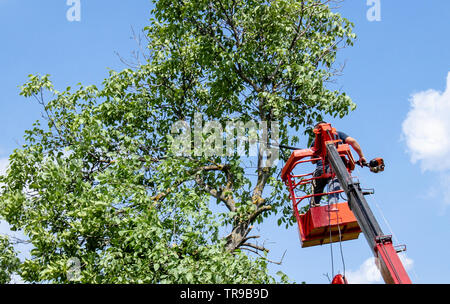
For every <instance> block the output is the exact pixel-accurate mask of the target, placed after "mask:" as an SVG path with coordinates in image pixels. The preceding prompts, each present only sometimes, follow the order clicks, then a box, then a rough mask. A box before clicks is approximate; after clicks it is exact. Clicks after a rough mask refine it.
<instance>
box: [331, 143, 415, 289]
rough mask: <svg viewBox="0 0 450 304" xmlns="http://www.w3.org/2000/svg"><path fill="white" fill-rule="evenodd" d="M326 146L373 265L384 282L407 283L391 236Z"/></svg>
mask: <svg viewBox="0 0 450 304" xmlns="http://www.w3.org/2000/svg"><path fill="white" fill-rule="evenodd" d="M326 148H327V156H328V160H329V162H330V164H331V167H332V168H333V171H334V172H335V174H336V177H337V179H338V180H339V183H340V184H341V187H342V188H343V190H344V192H345V193H346V195H347V198H348V204H349V207H350V209H351V210H352V211H353V214H354V215H355V217H356V219H357V221H358V224H359V226H360V227H361V230H362V231H363V233H364V236H365V237H366V240H367V243H368V244H369V247H370V249H371V250H372V252H373V254H374V256H375V258H376V261H377V266H378V268H379V269H380V271H381V275H382V277H383V279H384V281H385V282H386V283H388V284H411V280H410V278H409V276H408V274H407V272H406V270H405V268H404V267H403V264H402V262H401V260H400V258H399V256H398V254H397V251H396V250H395V248H394V246H393V244H392V237H391V236H387V235H384V234H383V231H382V230H381V228H380V226H379V224H378V222H377V220H376V218H375V216H374V215H373V213H372V211H371V210H370V207H369V205H368V204H367V201H366V199H365V197H364V195H363V193H362V191H361V188H360V185H359V183H357V182H354V181H353V180H352V178H351V176H350V174H349V173H348V171H347V168H346V166H345V165H344V163H343V162H342V159H341V156H340V155H339V153H338V151H337V149H336V145H335V143H333V142H330V143H327V144H326Z"/></svg>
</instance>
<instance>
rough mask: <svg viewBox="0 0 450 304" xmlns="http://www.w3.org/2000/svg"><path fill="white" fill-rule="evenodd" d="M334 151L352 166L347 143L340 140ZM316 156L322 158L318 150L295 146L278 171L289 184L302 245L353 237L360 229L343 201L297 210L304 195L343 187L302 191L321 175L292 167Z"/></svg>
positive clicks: (309, 195)
mask: <svg viewBox="0 0 450 304" xmlns="http://www.w3.org/2000/svg"><path fill="white" fill-rule="evenodd" d="M338 151H339V153H340V155H341V156H342V158H343V159H344V160H345V161H346V162H347V164H348V167H349V169H350V170H352V169H353V168H354V160H353V157H352V155H351V152H350V148H349V146H348V145H347V144H340V145H339V149H338ZM317 160H322V161H325V159H324V157H320V154H319V156H318V151H317V149H314V148H312V149H303V150H295V151H293V153H292V154H291V157H290V158H289V160H288V161H287V162H286V165H285V166H284V168H283V170H282V172H281V178H282V180H283V181H284V182H285V183H286V185H287V186H288V188H289V193H290V197H291V200H292V203H293V210H294V216H295V218H296V219H297V224H298V231H299V236H300V241H301V245H302V247H311V246H317V245H323V244H328V243H334V242H340V241H347V240H353V239H357V238H358V237H359V234H360V233H361V228H360V227H359V224H358V222H357V220H356V218H355V216H354V214H353V212H352V211H351V210H350V208H349V205H348V203H347V202H340V203H336V204H329V205H323V206H319V207H310V208H309V210H307V211H306V212H303V213H300V212H299V207H298V206H299V205H300V203H301V202H302V201H303V200H305V199H311V198H312V197H313V196H316V195H332V194H337V193H341V192H343V190H338V191H333V192H328V193H321V194H315V195H314V194H306V192H305V189H306V188H307V185H308V184H311V182H312V181H313V180H314V179H317V178H323V177H324V176H320V177H313V173H307V174H299V175H296V174H294V173H293V170H294V169H295V167H296V166H297V165H299V164H303V163H307V162H314V161H317ZM325 177H331V176H325ZM305 185H306V186H305ZM302 186H303V187H302ZM299 193H300V194H299Z"/></svg>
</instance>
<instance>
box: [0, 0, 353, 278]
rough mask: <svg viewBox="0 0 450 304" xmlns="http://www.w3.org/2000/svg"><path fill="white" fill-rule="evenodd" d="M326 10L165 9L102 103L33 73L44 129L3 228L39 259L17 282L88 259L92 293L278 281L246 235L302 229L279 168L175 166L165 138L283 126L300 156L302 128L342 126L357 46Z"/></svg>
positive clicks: (238, 160) (162, 5) (277, 2)
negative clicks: (235, 124)
mask: <svg viewBox="0 0 450 304" xmlns="http://www.w3.org/2000/svg"><path fill="white" fill-rule="evenodd" d="M328 2H329V1H319V0H314V1H299V0H273V1H260V0H245V1H244V0H214V1H209V0H208V1H205V0H196V1H182V0H180V1H167V0H160V1H158V2H156V3H155V10H154V11H153V16H154V18H153V19H151V23H150V25H149V26H148V27H147V28H146V29H145V31H146V35H147V38H148V42H149V44H148V55H147V59H146V62H145V63H141V64H138V65H137V66H136V67H134V68H129V69H124V70H123V71H120V72H114V71H111V73H110V76H109V77H108V78H107V79H105V80H104V82H103V84H102V87H101V88H100V89H99V88H97V87H96V86H94V85H92V86H82V85H79V86H78V87H77V88H76V89H74V90H73V89H72V88H67V89H66V90H64V91H62V92H59V91H57V90H56V89H54V87H53V85H52V83H51V81H50V80H49V77H48V76H47V75H46V76H37V75H30V79H29V82H28V83H26V84H25V85H24V86H23V87H22V91H21V95H23V96H24V97H35V98H36V99H37V101H38V102H39V103H40V104H41V105H42V107H43V109H44V111H45V122H46V125H45V126H41V122H40V121H38V122H36V123H35V124H34V126H33V129H31V130H28V131H26V135H25V140H26V143H25V144H24V145H23V147H21V148H20V149H16V150H15V151H14V153H13V154H12V155H11V156H10V166H9V169H8V171H7V173H6V175H5V176H3V177H1V178H0V184H1V183H2V186H1V187H2V190H1V197H0V215H1V216H2V217H3V218H4V219H5V220H6V221H7V222H8V223H9V224H10V225H11V226H12V228H13V229H16V230H18V229H21V230H23V231H24V233H25V234H26V235H27V236H28V237H29V239H30V241H31V243H32V245H33V247H34V248H33V250H32V252H31V258H30V259H26V260H25V261H24V262H23V263H21V265H20V273H21V276H22V277H23V278H24V279H25V280H26V281H29V282H42V281H50V282H60V283H65V282H68V281H69V278H68V276H67V273H68V271H71V269H70V267H71V266H70V263H69V262H70V260H71V259H72V258H77V259H78V260H79V261H80V265H79V271H80V275H79V276H78V277H77V279H79V282H83V283H122V282H130V283H188V282H189V283H270V282H274V281H275V279H274V278H272V277H271V276H269V275H268V274H267V263H268V260H267V249H266V248H264V247H263V246H261V245H260V244H258V243H251V242H250V241H251V240H255V239H256V238H257V237H258V236H256V235H250V232H251V231H252V228H253V226H254V224H257V223H261V222H262V221H263V219H264V218H265V217H267V216H269V215H271V214H275V213H277V214H279V216H280V221H279V224H282V223H285V224H287V225H290V224H292V221H293V219H292V212H291V210H290V206H289V201H288V200H287V191H286V189H285V186H284V184H282V183H281V181H279V179H278V177H277V170H278V169H277V168H276V167H266V166H265V165H264V162H263V156H262V152H263V151H262V149H261V148H260V149H259V150H258V156H257V167H256V169H255V170H254V171H253V172H252V173H253V174H254V175H255V177H254V178H252V177H251V176H250V175H248V173H249V171H248V170H247V169H246V167H247V166H248V163H246V162H247V158H246V157H242V155H237V154H235V155H233V156H229V155H228V156H223V155H212V156H211V155H209V156H207V155H192V154H187V155H186V154H185V155H183V156H180V155H178V154H177V153H176V151H173V150H172V149H171V136H168V135H170V134H171V128H172V127H173V125H174V124H175V123H176V122H178V121H187V122H189V123H190V124H191V125H193V124H194V119H195V117H196V115H198V114H200V115H201V116H200V117H201V118H202V119H203V121H218V122H220V123H221V124H225V123H226V122H227V121H230V120H232V119H234V118H238V119H240V120H242V121H276V122H278V123H279V126H280V130H279V132H280V143H282V144H295V141H296V138H295V137H291V136H289V134H288V132H289V131H290V129H291V128H294V129H295V130H296V131H298V130H299V129H300V128H306V129H308V127H310V126H311V124H313V123H314V122H316V121H318V120H321V119H322V116H323V115H325V114H328V115H333V116H340V117H342V116H344V115H346V114H347V113H348V111H350V110H351V109H353V108H354V104H353V103H352V102H351V100H350V98H349V97H348V96H347V95H346V94H345V93H342V92H339V91H331V90H329V89H328V88H327V85H326V84H327V82H329V81H331V80H332V79H333V77H334V76H335V70H334V68H333V63H334V61H335V59H336V53H337V51H338V49H339V47H343V46H346V45H352V43H353V39H354V38H355V36H354V34H353V33H352V30H351V29H352V24H351V23H350V22H348V21H347V20H346V19H345V18H342V17H341V16H340V15H339V14H336V13H333V12H332V11H331V9H330V7H329V3H328ZM272 131H273V130H271V132H272ZM265 189H269V190H270V191H267V190H266V191H264V190H265ZM211 199H213V200H214V201H212V200H211ZM224 233H225V234H226V236H224ZM244 251H251V252H254V253H256V254H257V255H254V256H248V255H247V254H245V253H244ZM72 270H73V269H72ZM281 277H282V278H281V281H283V282H286V281H287V278H286V277H285V276H284V275H281Z"/></svg>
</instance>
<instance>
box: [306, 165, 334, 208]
mask: <svg viewBox="0 0 450 304" xmlns="http://www.w3.org/2000/svg"><path fill="white" fill-rule="evenodd" d="M325 172H326V173H330V167H329V165H326V166H325ZM323 173H324V171H323V166H317V167H316V170H314V173H313V177H319V176H321V175H322V174H323ZM327 184H329V185H328V191H329V192H332V191H338V190H340V189H341V185H340V184H339V181H338V179H337V178H333V179H331V178H318V179H314V180H313V181H312V183H311V185H312V187H311V188H312V193H313V194H319V193H323V192H324V189H325V186H326V185H327ZM321 199H322V195H317V196H313V197H312V199H311V204H312V205H320V201H321ZM338 199H339V193H334V194H330V195H328V202H329V203H330V204H336V203H337V202H338Z"/></svg>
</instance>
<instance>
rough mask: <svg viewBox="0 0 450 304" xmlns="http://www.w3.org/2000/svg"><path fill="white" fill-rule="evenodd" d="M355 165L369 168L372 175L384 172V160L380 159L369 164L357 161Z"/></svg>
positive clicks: (375, 159)
mask: <svg viewBox="0 0 450 304" xmlns="http://www.w3.org/2000/svg"><path fill="white" fill-rule="evenodd" d="M356 163H357V164H358V165H360V166H361V167H369V169H370V171H371V172H373V173H378V172H382V171H384V160H383V159H382V158H381V157H377V158H374V159H372V160H371V161H370V162H369V163H367V162H363V163H361V162H360V161H359V160H358V161H357V162H356Z"/></svg>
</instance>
